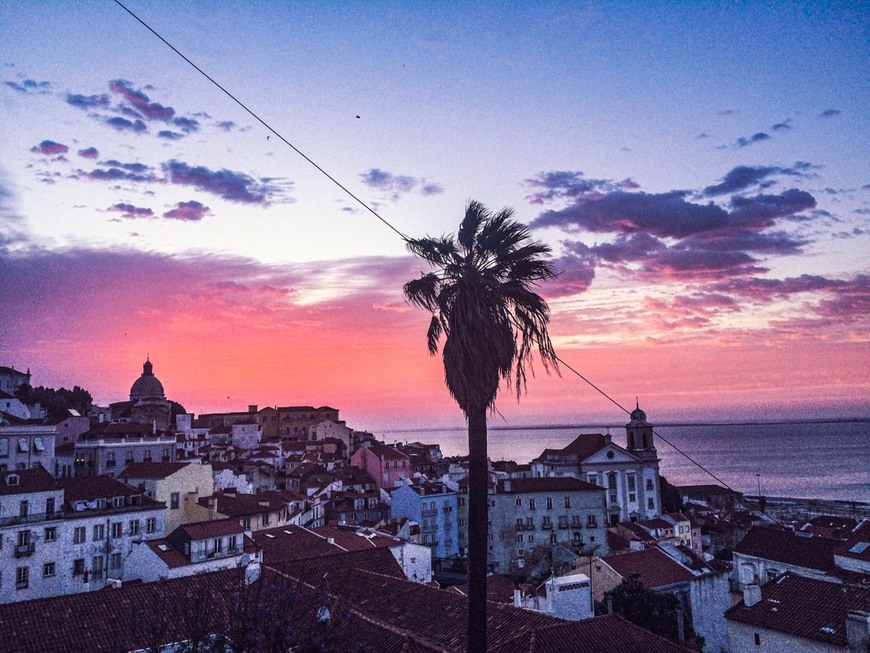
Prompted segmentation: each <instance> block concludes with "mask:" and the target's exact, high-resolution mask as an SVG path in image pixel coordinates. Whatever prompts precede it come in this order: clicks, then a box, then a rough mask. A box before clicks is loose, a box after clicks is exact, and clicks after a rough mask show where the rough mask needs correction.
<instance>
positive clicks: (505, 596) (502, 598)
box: [447, 574, 516, 605]
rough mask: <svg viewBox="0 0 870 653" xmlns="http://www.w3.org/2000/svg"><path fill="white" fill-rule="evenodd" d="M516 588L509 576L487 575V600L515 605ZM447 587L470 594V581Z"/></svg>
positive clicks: (464, 594)
mask: <svg viewBox="0 0 870 653" xmlns="http://www.w3.org/2000/svg"><path fill="white" fill-rule="evenodd" d="M515 588H516V583H514V582H513V581H512V580H511V579H510V578H508V577H507V576H502V575H501V574H491V575H489V576H487V577H486V600H487V601H494V602H496V603H507V604H510V605H513V603H514V589H515ZM447 589H448V590H450V591H452V592H459V593H460V594H461V595H462V596H468V583H463V584H462V585H453V586H451V587H448V588H447Z"/></svg>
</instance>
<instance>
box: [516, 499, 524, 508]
mask: <svg viewBox="0 0 870 653" xmlns="http://www.w3.org/2000/svg"><path fill="white" fill-rule="evenodd" d="M517 505H518V506H521V505H523V500H522V499H521V498H520V497H517Z"/></svg>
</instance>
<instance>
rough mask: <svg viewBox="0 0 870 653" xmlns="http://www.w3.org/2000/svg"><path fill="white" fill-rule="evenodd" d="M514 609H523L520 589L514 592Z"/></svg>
mask: <svg viewBox="0 0 870 653" xmlns="http://www.w3.org/2000/svg"><path fill="white" fill-rule="evenodd" d="M514 607H515V608H521V607H523V596H522V592H521V591H520V590H519V588H517V589H515V590H514Z"/></svg>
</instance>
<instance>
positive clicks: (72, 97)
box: [66, 93, 109, 111]
mask: <svg viewBox="0 0 870 653" xmlns="http://www.w3.org/2000/svg"><path fill="white" fill-rule="evenodd" d="M66 102H67V104H69V105H72V106H74V107H76V108H78V109H83V110H85V111H88V110H90V109H106V108H108V106H109V96H108V95H105V94H103V95H79V94H77V93H67V95H66Z"/></svg>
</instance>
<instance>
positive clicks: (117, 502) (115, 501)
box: [112, 497, 124, 508]
mask: <svg viewBox="0 0 870 653" xmlns="http://www.w3.org/2000/svg"><path fill="white" fill-rule="evenodd" d="M112 506H113V507H115V508H123V507H124V497H112Z"/></svg>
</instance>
